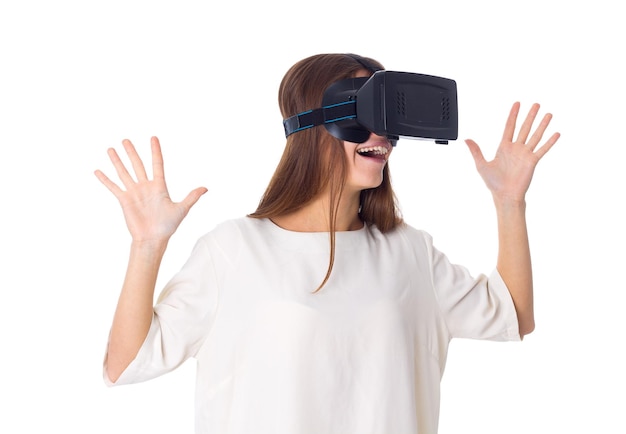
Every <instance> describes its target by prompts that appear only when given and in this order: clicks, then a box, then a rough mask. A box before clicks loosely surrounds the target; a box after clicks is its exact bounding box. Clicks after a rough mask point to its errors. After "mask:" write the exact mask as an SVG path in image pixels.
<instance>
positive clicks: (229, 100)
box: [0, 0, 626, 434]
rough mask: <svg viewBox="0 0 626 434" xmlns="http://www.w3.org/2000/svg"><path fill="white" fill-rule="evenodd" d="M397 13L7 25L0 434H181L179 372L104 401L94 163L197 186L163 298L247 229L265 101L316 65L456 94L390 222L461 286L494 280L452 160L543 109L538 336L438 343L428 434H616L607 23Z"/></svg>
mask: <svg viewBox="0 0 626 434" xmlns="http://www.w3.org/2000/svg"><path fill="white" fill-rule="evenodd" d="M408 3H409V2H403V1H399V0H391V1H387V2H384V3H380V2H369V1H364V2H360V3H358V5H357V4H354V3H353V2H337V1H328V0H320V1H318V2H314V3H310V2H309V3H302V2H289V1H274V2H253V1H241V2H230V3H227V2H221V4H219V5H214V4H210V3H209V2H200V1H177V2H165V1H159V2H147V1H145V2H132V1H130V2H122V1H109V2H106V3H105V2H78V1H67V0H65V1H64V0H61V1H57V2H43V1H24V2H19V3H18V2H3V3H2V4H1V5H0V59H1V62H2V66H1V68H0V144H1V146H2V151H1V154H0V189H1V197H2V201H3V204H2V212H1V213H0V236H1V238H0V255H1V257H0V259H1V262H0V264H2V265H1V273H2V287H1V291H2V300H3V302H2V313H1V314H0V338H1V342H2V356H1V357H0V372H1V373H2V378H3V379H2V386H1V387H0V397H1V398H2V400H3V402H4V403H5V405H4V407H3V411H2V416H1V417H0V432H7V433H35V432H50V431H59V432H61V431H62V432H66V433H84V432H89V433H109V432H117V433H136V432H152V433H167V432H180V433H186V432H187V433H191V432H193V428H192V427H193V386H194V380H193V377H194V365H193V362H189V363H186V364H184V365H183V366H182V367H181V368H180V369H179V370H178V371H176V372H174V373H172V374H170V375H168V376H166V377H162V378H160V379H157V380H154V381H153V382H150V383H144V384H140V385H134V386H124V387H120V388H116V389H108V388H106V387H105V386H104V384H103V382H102V379H101V364H102V358H103V355H104V347H105V343H106V339H107V333H108V328H109V325H110V321H111V318H112V314H113V311H114V308H115V303H116V301H117V295H118V292H119V288H120V285H121V281H122V278H123V273H124V270H125V265H126V255H127V251H128V246H129V236H128V235H127V231H126V227H125V225H124V221H123V218H122V215H121V212H120V209H119V206H118V204H117V202H116V200H115V199H114V197H113V196H112V195H111V194H110V193H109V192H108V191H107V190H106V189H105V188H104V187H103V186H102V185H100V184H99V182H98V181H97V180H96V178H95V177H94V176H93V171H94V170H95V169H97V168H100V169H103V170H104V171H105V172H106V173H109V174H113V171H112V167H111V165H110V163H109V161H108V158H107V156H106V149H107V148H108V147H110V146H115V147H118V149H121V147H120V143H121V140H122V139H124V138H129V139H131V140H132V141H134V143H135V144H136V145H137V147H138V148H139V150H140V152H141V153H142V154H143V155H145V156H146V157H147V156H148V154H147V152H148V151H149V139H150V136H152V135H157V136H159V138H160V139H161V143H162V146H163V152H164V154H165V163H166V175H167V179H168V184H169V187H170V193H171V194H172V196H173V198H174V199H178V200H179V199H182V198H183V197H184V195H186V193H187V192H188V191H189V190H191V189H192V188H195V187H197V186H200V185H204V186H206V187H208V188H209V193H207V194H206V195H205V196H204V197H203V198H202V199H201V201H200V202H199V203H198V204H197V205H196V207H195V208H194V209H192V211H191V213H190V215H189V216H188V218H187V220H186V221H185V222H184V223H183V225H182V226H181V227H180V229H179V231H178V233H177V234H176V235H175V236H174V238H173V240H172V242H171V244H170V249H169V251H168V253H167V255H166V257H165V260H164V264H163V268H162V273H161V276H160V280H159V286H161V285H162V284H163V283H164V282H165V280H167V279H168V278H169V277H170V276H171V275H172V274H173V273H174V272H176V271H177V270H178V268H179V267H180V266H181V265H182V263H183V261H184V260H185V259H186V257H187V255H188V254H189V252H190V250H191V248H192V246H193V244H194V242H195V240H196V239H197V238H198V237H199V236H201V235H202V234H204V233H205V232H207V231H209V230H210V229H212V228H213V226H214V225H215V224H217V223H218V222H220V221H222V220H224V219H227V218H232V217H239V216H242V215H244V214H246V213H248V212H251V211H253V210H254V209H255V207H256V205H257V202H258V200H259V198H260V196H261V194H262V192H263V190H264V188H265V185H266V184H267V182H268V181H269V178H270V176H271V174H272V172H273V170H274V167H275V165H276V163H277V161H278V158H279V157H280V154H281V152H282V148H283V145H284V136H283V130H282V124H281V121H282V119H281V117H280V114H279V111H278V106H277V89H278V84H279V82H280V80H281V78H282V76H283V74H284V73H285V72H286V70H287V69H288V68H289V67H290V66H291V65H292V64H293V63H295V62H296V61H298V60H300V59H301V58H304V57H306V56H309V55H312V54H317V53H322V52H354V53H358V54H361V55H364V56H370V57H374V58H376V59H378V60H380V61H381V62H382V63H383V64H384V65H385V66H386V68H387V69H390V70H399V71H411V72H420V73H425V74H433V75H441V76H444V77H448V78H453V79H455V80H456V81H457V85H458V91H459V110H460V113H459V116H460V124H459V140H458V141H456V142H451V143H450V144H449V145H448V146H439V145H434V144H433V143H431V142H423V141H407V140H402V141H400V142H399V144H398V146H397V148H396V149H395V151H394V155H393V156H392V158H391V162H390V165H391V169H392V174H393V177H392V180H393V183H394V186H395V188H396V190H397V193H398V196H399V199H400V202H401V205H402V210H403V213H404V216H405V218H406V220H407V221H408V222H409V223H411V224H412V225H414V226H417V227H420V228H423V229H425V230H427V231H428V232H429V233H431V234H432V235H433V237H434V240H435V244H436V245H437V247H439V248H440V249H441V250H443V251H444V252H446V253H447V254H448V256H449V257H450V258H451V259H452V260H453V261H454V262H458V263H461V264H464V265H466V266H467V267H468V268H470V270H472V271H473V272H475V273H480V272H485V273H488V272H490V271H491V269H492V268H493V267H494V265H495V253H496V233H495V230H496V228H495V216H494V212H493V207H492V204H491V199H490V197H489V194H488V192H487V190H486V188H485V187H484V186H483V184H482V181H481V180H480V178H479V176H478V175H477V173H476V172H475V170H474V167H473V162H472V159H471V157H470V154H469V152H468V150H467V149H466V147H465V144H464V143H463V141H462V139H465V138H472V139H474V140H476V141H477V142H478V143H479V144H480V145H481V146H482V148H483V151H484V153H485V155H486V156H487V157H491V156H493V153H494V152H495V149H496V147H497V144H498V141H499V138H500V136H501V133H502V128H503V125H504V121H505V119H506V115H507V113H508V110H509V108H510V106H511V104H512V103H513V102H514V101H516V100H519V101H521V103H522V111H523V112H525V111H527V110H528V108H529V107H530V105H531V104H532V103H534V102H539V103H541V104H542V113H545V112H546V111H550V112H552V113H553V114H554V121H553V125H552V126H551V131H557V130H558V131H560V132H561V133H562V138H561V139H560V141H559V142H558V143H557V145H556V146H555V148H553V150H552V151H551V152H550V153H549V154H548V155H547V156H546V157H545V158H544V159H543V160H542V161H541V163H540V164H539V166H538V168H537V171H536V173H535V179H534V183H533V184H532V185H531V189H530V191H529V194H528V222H529V228H530V235H531V244H532V254H533V261H534V267H535V268H534V270H535V287H536V315H537V328H536V331H535V332H534V333H533V334H532V335H530V336H528V337H527V338H526V339H525V341H524V342H523V343H521V344H519V343H504V344H500V343H489V342H475V341H453V342H452V344H451V348H450V355H449V358H448V365H447V368H446V372H445V375H444V379H443V383H442V403H441V421H440V433H441V434H451V433H457V432H461V431H463V432H480V433H481V434H487V433H502V432H507V433H509V434H513V433H529V432H533V433H555V432H598V433H603V434H608V433H624V432H625V431H626V425H625V422H624V418H623V416H622V412H623V406H624V401H623V398H622V396H623V394H622V391H623V390H624V388H625V387H626V380H625V376H624V370H623V366H625V365H626V359H625V356H624V355H623V354H624V353H623V351H622V349H621V348H620V347H621V346H622V345H621V342H622V341H623V334H624V323H623V319H622V313H623V306H624V303H625V302H626V297H625V295H624V294H625V292H626V291H625V290H626V284H625V283H624V280H623V277H622V276H623V271H622V270H623V264H624V262H625V259H626V255H625V254H624V247H623V246H624V243H625V242H626V237H625V233H624V228H623V222H624V221H626V219H625V217H626V216H625V213H624V210H623V209H624V187H626V180H625V175H624V173H625V171H624V163H625V156H626V151H625V148H626V146H625V145H626V143H625V140H624V138H623V132H622V129H623V128H622V127H623V124H624V119H625V118H626V110H625V109H624V99H625V96H626V92H625V85H624V81H623V79H624V76H625V75H626V74H625V73H626V70H625V67H624V64H623V62H622V59H621V58H622V57H623V55H622V53H623V44H622V42H620V41H624V40H626V31H624V27H623V23H622V19H621V17H622V16H623V15H622V14H621V13H620V12H619V9H618V5H617V3H614V2H610V1H608V0H600V1H595V2H586V3H582V2H570V3H567V4H565V3H562V2H550V1H541V2H540V1H535V0H532V1H526V2H523V3H519V2H518V3H516V4H515V5H509V4H508V3H507V4H505V3H504V2H495V1H493V2H488V1H476V2H464V1H461V0H458V1H440V2H419V1H417V2H410V3H411V4H412V6H411V8H410V10H408V9H406V6H405V4H408ZM557 4H558V5H557ZM561 4H562V5H564V6H561Z"/></svg>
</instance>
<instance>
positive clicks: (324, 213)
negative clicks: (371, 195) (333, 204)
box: [272, 193, 363, 232]
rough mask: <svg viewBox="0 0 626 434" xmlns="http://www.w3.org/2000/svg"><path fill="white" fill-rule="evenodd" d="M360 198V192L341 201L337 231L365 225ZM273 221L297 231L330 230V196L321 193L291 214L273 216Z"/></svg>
mask: <svg viewBox="0 0 626 434" xmlns="http://www.w3.org/2000/svg"><path fill="white" fill-rule="evenodd" d="M359 199H360V193H359V194H352V195H351V196H350V197H342V199H341V200H340V201H339V206H338V207H337V215H336V226H335V230H336V231H338V232H342V231H354V230H358V229H361V228H362V227H363V222H362V221H361V219H360V218H359ZM272 221H273V222H274V223H275V224H277V225H278V226H280V227H281V228H283V229H287V230H290V231H295V232H329V231H330V199H329V196H328V195H321V196H319V197H317V198H315V199H313V200H312V201H311V202H309V203H308V204H307V205H305V206H303V207H302V208H300V209H298V210H296V211H294V212H292V213H290V214H285V215H282V216H277V217H272Z"/></svg>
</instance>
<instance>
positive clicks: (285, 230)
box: [264, 218, 367, 235]
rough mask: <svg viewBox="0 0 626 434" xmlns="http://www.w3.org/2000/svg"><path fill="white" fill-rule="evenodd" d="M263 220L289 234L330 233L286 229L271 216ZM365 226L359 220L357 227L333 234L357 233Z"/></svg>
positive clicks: (325, 233) (325, 232)
mask: <svg viewBox="0 0 626 434" xmlns="http://www.w3.org/2000/svg"><path fill="white" fill-rule="evenodd" d="M264 220H267V221H268V223H269V224H270V225H271V226H273V227H274V228H275V229H277V230H279V231H282V232H287V233H290V234H324V235H328V234H329V233H330V231H296V230H292V229H286V228H284V227H282V226H280V225H279V224H277V223H276V222H275V221H274V220H272V219H271V218H266V219H264ZM366 227H367V224H366V223H365V222H361V227H360V228H358V229H352V230H350V229H348V230H345V231H335V235H338V234H350V233H358V232H363V231H365V228H366Z"/></svg>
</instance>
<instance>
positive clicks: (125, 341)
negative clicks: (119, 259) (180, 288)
mask: <svg viewBox="0 0 626 434" xmlns="http://www.w3.org/2000/svg"><path fill="white" fill-rule="evenodd" d="M166 247H167V242H166V241H164V242H151V243H136V242H133V243H132V245H131V250H130V257H129V261H128V269H127V271H126V277H125V279H124V284H123V286H122V291H121V294H120V297H119V300H118V304H117V308H116V310H115V315H114V317H113V324H112V326H111V333H110V336H109V347H108V351H107V374H108V376H109V379H110V380H111V381H113V382H115V381H116V380H117V379H118V378H119V376H120V375H121V374H122V372H124V370H125V369H126V368H127V367H128V365H129V364H130V362H132V361H133V359H134V358H135V357H136V355H137V352H138V351H139V348H140V347H141V345H142V344H143V342H144V340H145V338H146V336H147V334H148V331H149V329H150V324H151V323H152V315H153V303H154V290H155V286H156V280H157V276H158V272H159V267H160V265H161V259H162V258H163V254H164V253H165V248H166Z"/></svg>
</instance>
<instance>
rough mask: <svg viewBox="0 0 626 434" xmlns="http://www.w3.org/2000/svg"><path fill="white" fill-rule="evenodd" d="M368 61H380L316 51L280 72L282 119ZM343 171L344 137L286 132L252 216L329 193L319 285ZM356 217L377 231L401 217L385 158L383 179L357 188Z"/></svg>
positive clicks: (312, 104)
mask: <svg viewBox="0 0 626 434" xmlns="http://www.w3.org/2000/svg"><path fill="white" fill-rule="evenodd" d="M368 65H371V66H372V67H375V68H376V69H383V66H382V65H381V64H380V63H379V62H377V61H376V60H373V59H370V58H366V57H359V56H354V55H349V54H317V55H314V56H310V57H307V58H306V59H303V60H301V61H299V62H297V63H296V64H295V65H293V66H292V67H291V68H290V69H289V71H287V73H286V74H285V76H284V77H283V80H282V82H281V83H280V87H279V91H278V104H279V106H280V111H281V113H282V116H283V118H284V119H286V118H288V117H290V116H293V115H295V114H298V113H302V112H304V111H306V110H311V109H314V108H318V107H321V105H322V97H323V94H324V91H325V90H326V88H328V86H330V85H331V84H332V83H334V82H336V81H338V80H342V79H345V78H351V77H354V76H356V74H357V72H359V71H362V70H364V69H366V68H367V66H368ZM346 176H347V157H346V154H345V152H344V146H343V142H342V141H341V140H340V139H337V138H335V137H333V136H331V135H330V134H329V133H328V132H327V131H326V129H325V128H323V127H321V126H320V127H314V128H308V129H305V130H302V131H298V132H297V133H294V134H291V135H290V136H289V137H287V144H286V146H285V150H284V152H283V155H282V158H281V160H280V162H279V163H278V166H277V168H276V171H275V172H274V175H273V177H272V179H271V180H270V183H269V185H268V186H267V189H266V190H265V193H264V194H263V197H262V198H261V201H260V202H259V206H258V207H257V209H256V211H255V212H253V213H252V214H249V215H248V216H249V217H254V218H270V219H271V218H272V217H278V216H282V215H286V214H289V213H291V212H293V211H296V210H298V209H300V208H302V207H303V206H305V205H307V204H308V203H309V202H310V201H311V200H313V199H314V198H315V197H317V196H318V195H319V194H321V193H323V192H325V191H328V192H329V196H330V205H329V207H330V208H329V216H330V227H329V234H330V260H329V265H328V270H327V272H326V276H325V277H324V280H323V281H322V283H321V284H320V286H319V287H318V288H317V290H316V291H319V290H320V289H321V288H322V287H323V286H324V285H325V284H326V282H327V281H328V279H329V277H330V274H331V272H332V269H333V264H334V262H335V233H336V223H337V221H336V220H337V209H338V207H339V201H340V199H341V195H342V192H343V188H344V185H345V182H346ZM359 217H360V218H361V220H362V221H363V222H365V223H366V224H370V225H375V226H376V227H377V228H378V229H379V230H380V231H381V232H388V231H391V230H393V229H394V228H395V227H396V226H398V225H399V224H401V223H402V217H401V216H400V211H399V209H398V206H397V200H396V196H395V194H394V192H393V189H392V187H391V177H390V173H389V163H387V164H386V165H385V167H384V169H383V181H382V183H381V184H380V185H379V186H378V187H376V188H371V189H367V190H363V191H362V192H361V203H360V210H359Z"/></svg>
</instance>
